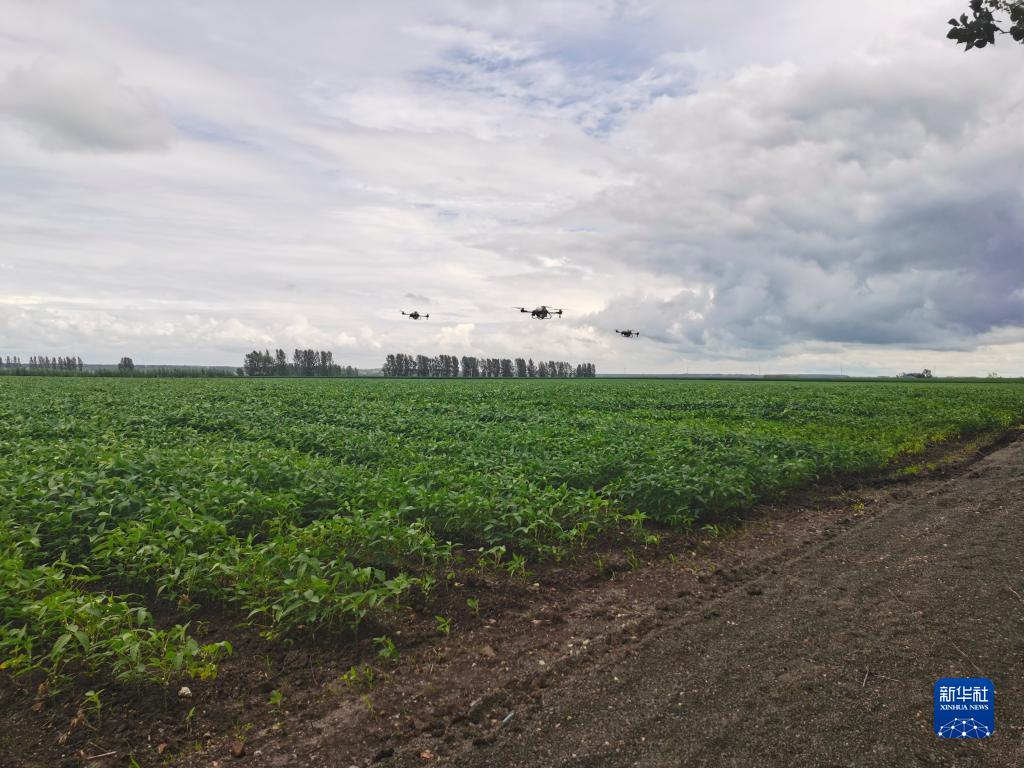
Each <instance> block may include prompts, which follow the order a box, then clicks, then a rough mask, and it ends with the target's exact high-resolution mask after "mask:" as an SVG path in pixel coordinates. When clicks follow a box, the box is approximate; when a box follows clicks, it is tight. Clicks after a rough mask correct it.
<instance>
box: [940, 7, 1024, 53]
mask: <svg viewBox="0 0 1024 768" xmlns="http://www.w3.org/2000/svg"><path fill="white" fill-rule="evenodd" d="M968 10H970V12H971V15H970V16H968V15H967V14H966V13H962V14H960V18H958V19H950V20H949V25H950V27H951V29H950V30H949V32H947V33H946V37H948V38H949V39H950V40H955V41H956V44H957V45H963V46H964V50H965V51H969V50H971V48H984V47H985V46H986V45H995V44H996V35H1009V36H1010V37H1011V38H1013V39H1014V40H1016V41H1017V42H1018V43H1024V0H971V2H970V7H969V8H968ZM1000 24H1003V25H1006V24H1009V26H1008V27H1007V28H1006V29H1003V28H1002V27H1001V26H1000Z"/></svg>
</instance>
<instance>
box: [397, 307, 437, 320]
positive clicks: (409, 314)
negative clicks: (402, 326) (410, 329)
mask: <svg viewBox="0 0 1024 768" xmlns="http://www.w3.org/2000/svg"><path fill="white" fill-rule="evenodd" d="M402 314H403V315H405V316H406V317H411V318H412V319H413V320H419V319H420V318H421V317H422V318H423V319H424V320H426V319H427V318H428V317H430V315H421V314H420V313H419V312H417V311H416V310H415V309H414V310H413V311H412V312H402Z"/></svg>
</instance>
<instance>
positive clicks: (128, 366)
mask: <svg viewBox="0 0 1024 768" xmlns="http://www.w3.org/2000/svg"><path fill="white" fill-rule="evenodd" d="M117 370H118V371H120V372H121V373H131V372H132V371H134V370H135V362H134V361H133V360H132V359H131V358H130V357H122V358H121V360H120V362H119V363H118V364H117Z"/></svg>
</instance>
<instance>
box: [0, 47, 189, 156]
mask: <svg viewBox="0 0 1024 768" xmlns="http://www.w3.org/2000/svg"><path fill="white" fill-rule="evenodd" d="M0 114H4V115H6V116H7V117H8V118H10V119H13V120H15V121H17V122H19V123H20V124H21V125H22V126H23V127H24V129H25V130H27V131H28V132H29V133H31V135H32V136H33V137H34V138H35V139H36V140H38V141H39V143H40V144H42V145H43V146H45V147H47V148H51V149H58V150H70V151H107V152H129V151H138V150H152V149H161V148H163V147H165V146H166V145H167V142H168V141H169V139H170V137H171V134H172V129H171V126H170V123H169V122H168V121H167V119H166V118H165V117H164V116H163V115H162V114H161V112H160V111H159V109H158V108H157V106H156V104H155V103H154V102H153V99H152V98H151V97H150V96H149V95H148V94H147V93H146V92H145V91H144V90H142V89H139V88H135V87H131V86H129V85H126V84H125V83H124V81H123V79H122V77H121V74H120V73H119V72H118V70H117V69H116V68H115V67H113V66H104V65H102V64H98V63H96V62H95V61H90V60H71V59H61V58H55V57H52V56H42V57H39V58H37V59H36V60H35V61H33V62H32V63H31V64H30V65H29V66H27V67H19V68H16V69H14V70H13V71H11V72H10V73H9V74H8V75H7V77H6V79H5V80H4V81H3V82H2V83H0Z"/></svg>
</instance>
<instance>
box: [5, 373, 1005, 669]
mask: <svg viewBox="0 0 1024 768" xmlns="http://www.w3.org/2000/svg"><path fill="white" fill-rule="evenodd" d="M1022 417H1024V387H1022V386H1020V385H1017V384H1000V383H978V384H955V383H939V382H934V383H932V382H929V383H846V382H843V383H809V382H740V381H713V382H707V381H657V380H528V381H478V380H477V381H460V380H419V381H395V380H370V379H365V380H329V381H321V380H295V379H292V380H288V379H282V380H188V379H168V380H132V379H126V380H87V379H74V378H23V379H22V378H6V379H0V667H2V668H3V669H4V670H6V673H8V674H12V675H16V676H17V675H24V674H26V673H33V674H34V675H37V676H45V677H46V678H47V679H48V680H49V681H50V682H51V683H52V684H53V685H59V684H60V682H61V681H62V680H66V679H68V678H69V677H71V676H75V675H79V674H87V675H101V676H107V677H110V678H112V679H116V680H120V681H155V682H168V681H171V680H174V679H177V678H182V677H187V676H193V677H200V678H202V677H210V676H213V675H215V674H216V671H217V664H218V661H219V660H220V659H222V658H223V657H224V655H225V654H229V653H231V651H232V648H231V646H230V644H229V643H228V642H227V641H219V642H206V643H205V644H201V643H199V642H197V641H196V640H195V639H194V637H193V633H192V632H191V627H190V624H189V617H190V613H191V612H192V611H194V610H196V608H197V607H198V606H207V607H209V606H215V607H216V608H217V610H219V611H223V612H225V613H226V614H229V615H231V616H232V617H235V618H236V619H237V621H238V622H241V623H248V624H252V625H255V626H256V627H258V628H259V630H260V631H261V632H262V633H263V635H264V636H265V637H266V638H268V639H269V640H270V641H271V642H278V641H281V642H283V641H285V640H286V639H287V637H288V636H289V634H291V633H294V632H299V631H303V632H308V631H316V630H318V629H320V628H334V629H336V628H339V627H352V626H356V625H359V624H360V623H361V622H364V621H365V620H366V619H367V618H368V617H373V618H375V619H378V620H383V621H385V622H386V617H387V615H388V612H389V611H392V610H394V609H395V608H396V607H398V606H402V605H403V604H405V603H406V602H407V601H408V600H409V599H410V598H411V597H412V596H413V595H416V594H429V593H430V591H431V590H432V589H434V588H435V587H436V586H437V584H438V583H439V582H440V581H441V580H444V579H446V578H448V577H449V575H450V574H451V573H452V572H453V571H454V570H456V569H459V568H464V567H467V566H472V567H480V568H487V569H493V570H495V571H499V572H506V571H507V572H508V574H509V575H510V576H509V577H510V578H511V577H514V576H515V575H516V574H521V573H523V572H525V571H527V570H528V569H529V568H530V567H531V565H532V564H534V563H538V562H544V563H552V562H558V561H565V560H567V559H571V558H573V557H574V556H575V555H576V554H577V553H579V552H581V551H585V549H586V547H587V545H588V542H592V541H593V540H595V539H596V538H598V537H601V536H603V535H605V534H608V533H609V532H613V531H616V530H622V531H625V532H626V533H627V534H628V535H630V536H636V537H640V538H644V537H657V536H658V535H659V532H662V531H665V530H683V531H685V530H688V529H690V528H692V527H694V526H700V525H702V524H704V523H705V522H707V521H713V520H720V519H723V518H727V517H728V516H729V515H730V514H733V513H735V512H737V511H739V510H742V509H744V508H747V507H749V506H751V505H752V504H754V503H757V502H759V501H763V500H767V499H770V498H773V497H775V496H777V495H779V494H781V493H783V492H786V491H787V490H790V489H794V488H797V487H800V486H804V485H807V484H811V483H814V482H815V481H818V480H821V479H826V478H829V477H834V476H836V475H842V474H848V473H858V472H864V471H870V470H876V469H879V468H883V467H885V466H887V465H888V464H890V463H892V462H893V461H894V460H896V459H898V458H900V457H903V456H906V455H910V454H916V453H920V452H922V451H923V450H925V449H926V448H927V447H928V446H929V445H931V444H935V443H939V442H942V441H952V440H957V439H960V438H964V437H967V436H970V435H973V434H977V433H981V432H984V431H991V430H998V429H1004V428H1010V427H1013V426H1016V425H1018V424H1020V423H1021V421H1022ZM157 605H163V606H171V607H172V611H171V613H172V614H173V619H172V620H171V621H160V622H157V621H155V620H154V618H153V616H154V612H155V611H156V610H157V609H156V606H157ZM164 613H165V614H166V613H167V611H164Z"/></svg>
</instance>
